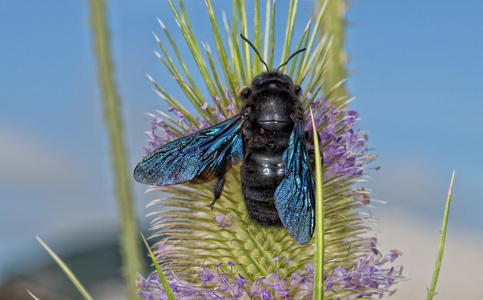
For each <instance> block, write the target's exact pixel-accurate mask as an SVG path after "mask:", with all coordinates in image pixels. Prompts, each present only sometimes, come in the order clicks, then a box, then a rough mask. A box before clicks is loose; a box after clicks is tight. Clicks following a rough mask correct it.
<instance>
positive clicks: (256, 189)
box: [134, 35, 315, 245]
mask: <svg viewBox="0 0 483 300" xmlns="http://www.w3.org/2000/svg"><path fill="white" fill-rule="evenodd" d="M240 36H241V37H242V38H243V39H244V40H245V41H246V42H247V43H248V44H249V45H250V46H251V47H252V48H253V50H254V51H255V53H256V54H257V55H258V57H259V59H260V61H261V62H262V63H263V64H264V65H265V66H266V68H267V72H266V73H262V74H260V75H258V76H256V77H255V78H253V80H252V83H251V86H250V87H245V88H244V89H243V90H242V91H241V93H240V98H241V100H242V101H243V108H242V111H241V113H240V114H238V115H236V116H235V117H233V118H231V119H228V120H226V121H224V122H221V123H219V124H217V125H214V126H212V127H210V128H207V129H204V130H201V131H198V132H196V133H194V134H192V135H190V136H186V137H183V138H180V139H178V140H175V141H172V142H170V143H168V144H165V145H163V146H161V147H159V148H157V149H156V150H154V151H153V152H151V153H150V154H148V155H147V156H146V157H145V158H144V159H143V160H142V161H141V162H140V163H139V164H138V165H137V166H136V169H135V170H134V179H135V180H136V181H138V182H140V183H145V184H152V185H160V186H163V185H171V184H178V183H184V182H189V183H204V182H208V181H211V180H216V184H215V187H214V190H215V191H214V194H215V195H214V196H215V200H214V201H213V202H212V203H211V205H210V207H212V208H213V206H214V204H215V202H216V201H217V200H218V199H219V198H220V196H221V193H222V190H223V185H224V182H225V173H226V172H227V171H228V170H229V169H230V168H231V167H232V165H236V164H238V163H240V162H242V161H243V164H242V166H241V182H242V189H243V194H244V196H245V203H246V207H247V209H248V213H249V215H250V217H251V218H252V219H253V220H255V221H256V222H258V223H259V224H261V225H264V226H280V225H283V226H284V227H285V228H286V229H287V231H288V233H289V234H290V235H291V236H292V238H293V239H294V240H295V241H296V242H297V243H299V244H301V245H303V244H307V243H308V242H310V240H311V238H312V235H313V233H314V228H315V201H314V190H315V183H314V178H313V175H312V171H311V167H312V165H313V160H314V158H313V155H312V154H313V153H312V154H311V155H309V154H308V152H307V145H306V139H310V138H307V137H306V134H305V133H304V128H303V127H304V126H303V125H304V111H303V108H302V103H301V101H300V95H301V88H300V87H299V86H298V85H295V84H294V83H293V81H292V79H291V78H290V77H289V76H288V75H285V74H282V73H281V72H280V71H278V70H279V69H280V67H282V66H284V65H285V64H287V63H288V62H289V61H290V59H292V58H293V57H294V56H295V55H296V54H298V53H300V52H302V51H304V50H305V49H301V50H298V51H296V52H295V53H293V54H292V55H291V56H290V57H289V58H288V60H287V61H286V62H285V63H283V64H282V65H280V67H278V69H277V70H269V68H268V65H267V64H266V63H265V61H264V60H263V59H262V57H261V56H260V53H259V52H258V50H257V49H256V48H255V46H254V45H253V44H252V43H251V42H250V41H249V40H248V39H247V38H245V37H244V36H243V35H240Z"/></svg>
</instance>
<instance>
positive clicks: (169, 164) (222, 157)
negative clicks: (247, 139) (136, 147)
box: [134, 115, 245, 185]
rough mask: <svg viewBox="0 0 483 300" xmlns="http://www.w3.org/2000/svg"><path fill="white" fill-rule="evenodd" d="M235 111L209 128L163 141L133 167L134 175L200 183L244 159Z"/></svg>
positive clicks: (153, 180) (154, 181)
mask: <svg viewBox="0 0 483 300" xmlns="http://www.w3.org/2000/svg"><path fill="white" fill-rule="evenodd" d="M244 122H245V118H243V117H242V115H237V116H235V117H233V118H231V119H228V120H226V121H224V122H222V123H219V124H217V125H214V126H212V127H210V128H206V129H204V130H201V131H198V132H196V133H194V134H192V135H190V136H186V137H183V138H180V139H178V140H175V141H172V142H170V143H168V144H166V145H163V146H161V147H159V148H157V149H156V150H154V151H153V152H151V153H150V154H148V155H147V156H146V157H145V158H144V159H143V160H142V161H141V162H140V163H139V164H138V165H137V166H136V168H135V169H134V179H135V180H136V181H138V182H140V183H145V184H152V185H170V184H178V183H183V182H190V183H203V182H207V181H210V180H213V179H216V178H218V177H220V176H222V175H223V174H225V173H226V172H227V171H228V170H229V169H230V168H231V166H232V165H233V164H238V163H239V162H241V161H242V160H243V143H242V138H241V128H242V126H243V123H244Z"/></svg>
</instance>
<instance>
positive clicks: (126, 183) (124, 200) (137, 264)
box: [89, 0, 143, 299]
mask: <svg viewBox="0 0 483 300" xmlns="http://www.w3.org/2000/svg"><path fill="white" fill-rule="evenodd" d="M89 3H90V6H91V27H92V31H93V34H94V38H95V54H96V56H97V63H98V68H99V70H98V76H99V81H100V83H101V88H102V96H103V103H104V111H105V120H106V123H107V129H108V132H109V139H110V148H111V149H110V151H111V156H112V159H113V162H112V163H113V169H114V170H113V171H114V175H115V190H116V192H117V198H118V204H119V209H120V215H119V222H120V227H121V245H120V247H121V254H122V259H123V273H124V278H125V280H126V286H127V290H128V295H129V298H130V299H139V296H138V295H137V292H136V285H135V281H136V279H137V277H136V273H138V272H142V271H143V262H142V260H141V249H140V245H139V237H138V233H137V227H138V226H137V222H136V214H135V213H134V206H133V197H132V192H131V180H130V176H129V175H128V174H130V172H128V169H127V165H126V157H127V155H126V152H125V147H124V140H123V130H122V121H121V116H120V112H119V100H118V97H117V94H116V86H115V83H114V78H113V70H112V63H111V56H110V48H109V43H108V40H109V34H108V32H107V26H106V18H105V7H104V3H103V0H89Z"/></svg>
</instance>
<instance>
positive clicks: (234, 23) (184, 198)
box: [150, 0, 370, 295]
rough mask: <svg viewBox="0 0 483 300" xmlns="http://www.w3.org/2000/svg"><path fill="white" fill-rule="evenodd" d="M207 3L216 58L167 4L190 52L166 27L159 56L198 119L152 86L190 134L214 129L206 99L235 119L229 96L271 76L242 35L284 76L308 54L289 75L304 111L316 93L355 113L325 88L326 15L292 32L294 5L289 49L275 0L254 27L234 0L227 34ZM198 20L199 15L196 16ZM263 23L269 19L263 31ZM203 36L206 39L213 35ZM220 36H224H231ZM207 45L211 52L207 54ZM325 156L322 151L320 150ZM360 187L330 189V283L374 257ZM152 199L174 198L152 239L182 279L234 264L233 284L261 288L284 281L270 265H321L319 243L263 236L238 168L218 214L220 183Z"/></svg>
mask: <svg viewBox="0 0 483 300" xmlns="http://www.w3.org/2000/svg"><path fill="white" fill-rule="evenodd" d="M205 3H206V7H207V11H208V16H209V19H210V24H211V29H212V34H213V40H214V43H215V48H216V53H215V54H214V53H213V52H212V51H211V48H210V47H209V46H208V45H207V44H206V43H204V42H203V43H200V42H199V39H197V38H196V36H195V33H194V31H193V28H192V26H191V24H190V18H189V17H188V14H187V11H186V9H185V7H184V5H183V2H182V1H179V2H178V3H177V5H175V3H173V1H172V0H169V4H170V6H171V8H172V10H173V13H174V18H175V20H176V23H177V25H178V27H179V32H181V34H182V36H183V38H184V40H185V42H186V45H183V46H181V45H180V43H175V42H174V40H173V38H172V36H173V35H172V34H171V33H170V31H169V30H168V29H167V27H166V26H165V24H164V23H163V22H161V21H160V24H161V26H162V29H163V31H164V33H165V35H166V37H165V38H163V39H161V38H158V37H157V36H156V39H157V41H158V43H159V46H160V53H158V57H159V58H160V60H161V62H162V63H163V64H164V66H165V67H166V68H167V70H168V72H169V74H170V75H171V76H172V77H173V78H174V79H175V80H176V82H177V83H178V84H179V87H180V88H181V90H182V91H183V92H184V95H183V97H184V99H187V100H189V102H190V103H191V104H192V106H193V107H194V109H195V110H196V112H197V113H198V114H199V117H198V119H197V117H194V116H193V115H191V114H190V112H189V110H188V109H187V108H185V107H184V106H183V105H181V103H180V102H179V101H178V100H177V99H175V97H173V96H172V95H171V94H170V93H169V92H168V91H166V90H165V88H164V86H161V85H159V84H157V83H156V82H155V81H154V80H153V79H152V78H151V77H150V79H151V80H152V81H153V83H154V85H155V87H156V90H155V92H156V93H158V94H159V95H160V96H161V97H162V98H163V99H164V100H166V101H167V102H168V104H169V105H170V106H171V107H173V108H175V109H176V110H177V111H179V112H181V113H182V114H183V116H184V118H186V120H187V121H188V122H189V123H190V124H198V123H199V121H201V120H203V119H205V120H207V122H209V123H210V125H213V124H214V123H216V122H215V121H214V115H215V110H214V106H213V102H211V103H210V104H211V106H210V107H209V108H208V109H202V105H203V104H204V102H205V99H206V101H208V102H210V99H213V98H215V97H219V99H220V101H219V102H218V103H219V104H218V107H219V108H220V109H221V112H222V113H223V114H224V116H225V117H226V118H229V117H232V116H233V115H234V112H233V111H229V110H227V109H226V107H227V106H228V105H230V104H232V103H231V100H230V97H229V96H228V95H227V94H226V92H227V91H230V92H231V93H232V94H233V95H237V91H239V90H240V89H241V88H242V87H243V86H245V85H249V84H250V82H251V80H252V78H253V77H254V76H256V75H258V74H260V73H261V72H263V71H264V66H263V65H262V64H261V62H260V61H259V59H258V58H257V57H256V56H254V53H253V50H252V49H251V48H250V46H249V45H248V44H247V43H245V42H244V41H243V40H241V39H240V38H239V34H240V33H242V34H243V35H244V36H246V37H248V39H250V40H251V41H252V42H253V43H254V45H255V46H256V47H257V48H258V49H260V52H261V54H262V56H263V59H264V60H265V61H266V62H267V64H268V65H269V68H275V69H276V68H277V67H278V65H279V64H280V63H282V62H284V61H285V60H286V59H287V58H288V56H289V55H290V54H291V53H293V52H294V51H296V50H298V49H301V48H307V50H306V51H305V52H303V53H301V54H299V55H297V56H296V57H294V58H293V59H292V60H291V61H290V63H289V64H288V65H287V66H284V67H282V69H281V71H282V72H284V73H286V74H288V75H289V76H291V77H292V79H293V80H294V82H295V84H298V85H301V86H302V88H303V90H304V91H305V92H304V96H303V97H302V101H303V103H304V108H305V109H306V111H308V109H309V102H308V101H307V99H306V98H305V95H306V93H307V92H308V93H310V94H311V95H312V98H313V99H318V98H321V97H322V96H325V97H326V99H327V100H328V101H334V102H335V100H337V102H338V103H342V105H340V106H339V105H338V107H337V110H342V111H345V110H346V109H347V107H346V104H347V103H348V102H349V100H348V99H346V98H345V99H343V98H341V97H338V98H337V99H333V97H332V94H331V91H333V89H331V90H325V91H324V90H323V88H322V82H323V81H324V78H325V76H326V71H327V62H328V51H327V49H328V48H329V47H330V44H331V37H329V35H328V34H321V32H322V29H321V24H322V19H323V17H324V10H323V9H322V10H320V11H317V12H315V13H314V16H313V17H312V18H311V19H310V20H308V22H307V25H306V26H305V29H304V30H303V31H302V32H294V29H293V28H294V23H295V20H296V15H297V7H298V1H297V0H291V1H290V3H289V10H288V18H287V23H286V27H285V29H284V37H285V40H282V41H278V42H277V43H278V44H277V45H275V31H276V29H275V21H274V20H275V14H276V12H275V2H272V1H271V0H268V1H267V2H266V5H265V13H264V14H263V13H259V10H260V3H259V1H254V10H255V13H254V19H252V18H251V17H248V16H247V10H246V7H245V1H243V0H234V1H233V15H232V20H231V21H228V19H227V17H226V15H225V14H223V22H222V23H221V24H222V26H220V23H219V21H218V19H217V18H216V17H215V11H214V9H213V6H212V4H211V1H210V0H206V1H205ZM277 13H278V12H277ZM282 13H283V12H282ZM199 14H201V12H198V15H199ZM262 16H265V21H263V22H262V20H261V18H262ZM248 20H250V21H248ZM252 20H254V26H253V32H252V31H249V30H248V27H249V26H248V22H252ZM204 30H205V31H206V28H205V29H204ZM262 32H263V34H262ZM222 33H224V35H223V36H222ZM294 37H296V38H294ZM200 44H201V45H202V46H203V47H202V48H203V49H201V48H200ZM280 45H283V47H280ZM181 47H188V49H189V50H190V53H191V56H192V58H193V59H194V61H195V64H196V68H197V69H198V71H199V73H200V74H201V76H202V78H203V79H202V80H201V81H196V82H195V80H194V79H193V74H194V68H193V67H191V68H190V67H188V64H187V63H186V61H185V60H184V59H186V58H184V57H181V55H180V53H181V51H180V48H181ZM275 52H277V53H281V59H280V62H274V61H273V57H274V56H275V55H274V53H275ZM274 66H275V67H274ZM203 90H206V91H208V94H204V93H203V92H202V91H203ZM331 99H333V100H331ZM342 100H343V102H341V101H342ZM233 105H234V106H235V107H236V108H237V110H238V111H239V110H240V108H241V103H240V101H238V100H235V102H234V103H233ZM161 115H162V117H163V119H164V121H165V122H166V124H167V128H168V129H169V130H170V131H171V132H172V133H173V134H174V136H175V137H181V136H183V135H184V132H185V131H186V130H187V129H189V128H186V126H184V125H180V123H178V122H177V120H175V119H173V118H172V117H170V116H169V115H168V114H165V113H162V112H161ZM321 126H324V124H322V125H321ZM319 130H320V128H317V131H319ZM323 150H324V145H322V151H323ZM326 169H327V166H323V170H322V171H323V172H324V170H326ZM324 178H325V177H324ZM356 180H357V178H352V179H341V178H337V177H336V178H329V179H328V180H324V182H323V192H324V210H325V212H324V220H325V221H324V222H325V248H324V249H325V253H326V258H328V259H330V260H331V264H330V266H329V267H327V268H326V270H325V272H326V273H327V272H329V271H330V270H331V269H332V268H333V266H334V265H336V264H343V265H344V266H346V267H350V266H351V264H354V260H353V258H355V257H357V256H358V255H360V254H361V253H367V251H368V249H367V248H365V246H364V239H363V238H360V236H361V234H364V233H367V232H368V231H370V225H369V224H368V222H367V218H368V216H366V215H364V214H362V213H360V212H359V211H358V210H357V209H358V208H360V207H362V206H363V205H361V203H359V202H356V201H354V200H353V195H354V191H353V190H352V189H351V187H350V185H351V184H353V183H354V182H355V181H356ZM151 191H159V192H166V193H169V194H170V195H171V196H170V197H168V198H163V199H159V200H156V201H154V202H153V203H152V205H159V206H160V207H161V208H160V210H159V212H156V213H154V216H155V217H156V218H155V220H154V221H153V225H152V228H151V229H152V230H153V231H154V234H153V236H152V237H151V238H154V239H156V240H157V242H156V244H155V249H154V253H156V255H157V259H158V260H159V261H160V262H161V264H162V265H164V267H165V268H166V270H169V271H170V272H173V273H174V274H176V276H185V277H190V275H193V272H192V271H193V270H194V269H195V268H196V267H197V266H198V265H199V264H203V265H204V266H206V267H210V266H214V265H216V264H218V263H220V262H223V263H228V262H232V263H234V264H235V267H234V273H235V274H237V273H239V274H241V275H242V276H243V277H244V278H246V279H247V280H251V281H252V282H253V281H254V280H255V279H256V278H259V277H261V276H264V275H265V274H268V273H271V272H275V271H276V265H275V264H274V263H273V262H271V261H270V260H271V259H272V258H274V257H280V258H281V260H280V261H279V266H278V267H279V268H280V269H283V268H284V267H285V265H286V262H285V261H284V260H283V259H284V258H288V259H291V260H292V262H290V264H291V266H294V265H295V266H297V267H298V268H299V270H300V269H303V268H304V267H305V266H307V264H309V263H311V262H313V258H314V250H315V247H314V244H313V241H312V242H311V243H309V244H308V245H304V246H301V245H298V244H297V243H296V242H295V241H294V240H293V239H292V238H291V237H290V236H289V235H288V233H287V232H286V230H285V229H283V228H276V227H261V226H259V225H258V224H256V223H254V222H253V221H252V220H251V219H250V218H249V217H248V213H247V211H246V207H245V203H244V197H243V193H242V189H241V181H240V167H239V166H234V167H233V168H232V169H231V170H230V171H229V172H228V173H227V175H226V182H225V186H224V190H223V194H222V196H221V198H220V199H219V200H218V201H217V202H216V205H215V206H214V210H213V211H212V210H211V209H210V208H209V207H208V205H209V204H210V203H211V202H212V200H213V184H212V183H211V184H201V185H190V184H182V185H174V186H166V187H152V188H151ZM216 215H232V216H233V217H234V218H233V220H234V221H233V223H232V224H231V225H230V226H227V227H219V226H217V223H216V222H215V216H216ZM349 249H350V251H349ZM296 271H297V268H293V267H292V268H291V269H289V270H288V273H287V277H288V276H290V275H291V273H293V272H296ZM331 293H332V292H331V291H328V292H327V293H326V294H327V295H331Z"/></svg>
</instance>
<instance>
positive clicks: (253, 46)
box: [240, 33, 305, 71]
mask: <svg viewBox="0 0 483 300" xmlns="http://www.w3.org/2000/svg"><path fill="white" fill-rule="evenodd" d="M240 36H241V38H242V39H244V40H245V42H247V43H248V45H250V47H252V49H253V51H255V53H256V54H257V55H258V58H259V59H260V61H261V62H262V63H263V64H264V65H265V67H266V68H267V71H269V68H268V65H267V63H266V62H265V61H264V60H263V58H262V56H261V55H260V52H258V50H257V48H255V45H253V44H252V42H250V41H249V40H248V39H247V38H246V37H244V36H243V34H241V33H240ZM304 50H305V49H304Z"/></svg>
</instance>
